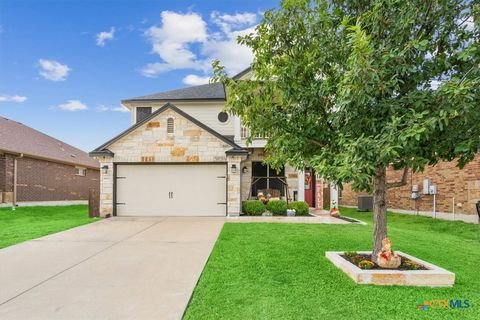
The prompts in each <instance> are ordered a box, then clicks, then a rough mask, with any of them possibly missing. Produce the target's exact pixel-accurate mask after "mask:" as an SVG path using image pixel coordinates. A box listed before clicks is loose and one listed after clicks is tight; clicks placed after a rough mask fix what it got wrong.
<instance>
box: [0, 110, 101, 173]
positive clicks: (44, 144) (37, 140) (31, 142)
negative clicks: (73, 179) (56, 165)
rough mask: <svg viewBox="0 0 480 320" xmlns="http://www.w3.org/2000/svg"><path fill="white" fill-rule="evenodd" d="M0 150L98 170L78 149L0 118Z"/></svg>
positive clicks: (93, 162)
mask: <svg viewBox="0 0 480 320" xmlns="http://www.w3.org/2000/svg"><path fill="white" fill-rule="evenodd" d="M0 150H3V151H10V152H15V153H23V154H24V155H25V156H27V155H28V156H32V157H37V158H43V159H48V160H52V161H58V162H62V163H70V164H74V165H82V166H86V167H91V168H100V164H99V163H98V161H96V160H95V159H92V158H90V157H89V156H88V154H87V153H86V152H84V151H82V150H80V149H77V148H75V147H72V146H71V145H69V144H66V143H65V142H62V141H60V140H57V139H55V138H52V137H50V136H48V135H46V134H44V133H41V132H40V131H37V130H35V129H32V128H30V127H27V126H26V125H23V124H21V123H19V122H16V121H13V120H9V119H7V118H3V117H0Z"/></svg>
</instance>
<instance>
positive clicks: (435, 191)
mask: <svg viewBox="0 0 480 320" xmlns="http://www.w3.org/2000/svg"><path fill="white" fill-rule="evenodd" d="M428 193H429V194H437V186H434V185H431V186H430V188H429V189H428Z"/></svg>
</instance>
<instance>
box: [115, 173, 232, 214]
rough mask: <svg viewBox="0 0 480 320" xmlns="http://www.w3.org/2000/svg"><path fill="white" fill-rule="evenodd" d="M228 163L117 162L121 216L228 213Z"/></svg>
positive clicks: (118, 207)
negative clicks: (145, 163) (143, 163)
mask: <svg viewBox="0 0 480 320" xmlns="http://www.w3.org/2000/svg"><path fill="white" fill-rule="evenodd" d="M225 175H226V165H225V164H151V165H117V197H116V202H117V215H118V216H225V215H226V202H227V201H226V177H225Z"/></svg>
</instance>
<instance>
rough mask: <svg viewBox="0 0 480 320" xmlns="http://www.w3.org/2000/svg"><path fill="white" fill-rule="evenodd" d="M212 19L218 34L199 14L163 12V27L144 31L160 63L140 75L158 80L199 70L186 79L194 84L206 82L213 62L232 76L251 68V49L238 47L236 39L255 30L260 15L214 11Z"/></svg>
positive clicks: (144, 70)
mask: <svg viewBox="0 0 480 320" xmlns="http://www.w3.org/2000/svg"><path fill="white" fill-rule="evenodd" d="M210 18H211V22H213V26H212V27H215V26H216V29H217V31H212V30H210V29H211V28H210V29H209V28H207V23H206V22H205V20H204V19H203V18H202V17H201V16H200V15H199V14H197V13H186V14H182V13H176V12H172V11H163V12H162V13H161V25H160V26H152V27H150V28H149V29H148V30H147V31H146V32H145V35H146V37H147V39H148V41H149V42H150V43H151V44H152V52H153V53H156V54H158V55H159V57H160V58H161V61H160V62H153V63H149V64H147V65H146V66H145V67H144V68H143V69H142V70H141V73H142V74H143V75H144V76H146V77H155V76H157V75H159V74H161V73H165V72H168V71H172V70H182V69H183V70H185V69H190V70H197V71H199V72H201V73H202V74H201V75H193V74H191V75H189V76H187V77H185V78H184V79H183V82H184V83H187V84H192V85H193V84H198V83H206V82H207V78H208V74H209V73H210V72H211V62H212V60H214V59H219V60H220V61H221V63H222V64H223V65H225V67H226V70H227V72H229V73H237V72H239V71H241V70H243V69H245V68H246V67H248V65H249V64H250V63H251V62H252V60H253V54H252V52H251V50H250V49H249V48H248V47H245V46H241V45H239V44H237V37H238V36H239V35H245V34H247V33H251V32H253V31H254V27H253V26H254V24H255V23H257V21H258V14H256V13H251V12H244V13H237V14H234V15H229V14H221V13H220V12H218V11H214V12H213V13H212V14H211V15H210Z"/></svg>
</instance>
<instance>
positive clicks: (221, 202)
mask: <svg viewBox="0 0 480 320" xmlns="http://www.w3.org/2000/svg"><path fill="white" fill-rule="evenodd" d="M217 204H227V203H226V202H217Z"/></svg>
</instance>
